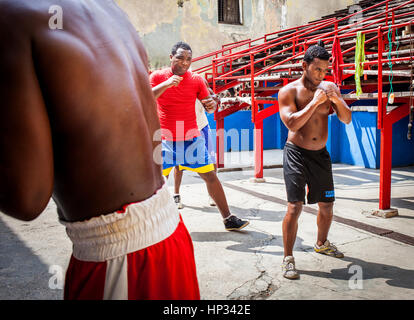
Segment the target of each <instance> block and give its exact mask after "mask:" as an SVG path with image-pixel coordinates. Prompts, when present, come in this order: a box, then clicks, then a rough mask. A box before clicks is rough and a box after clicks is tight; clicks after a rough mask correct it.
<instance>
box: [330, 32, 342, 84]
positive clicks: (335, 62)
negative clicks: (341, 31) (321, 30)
mask: <svg viewBox="0 0 414 320" xmlns="http://www.w3.org/2000/svg"><path fill="white" fill-rule="evenodd" d="M343 63H344V59H343V57H342V51H341V43H340V42H339V39H338V37H336V36H335V39H334V42H333V45H332V71H333V77H334V82H335V83H336V84H337V85H338V86H340V85H341V83H342V67H341V66H340V65H341V64H343Z"/></svg>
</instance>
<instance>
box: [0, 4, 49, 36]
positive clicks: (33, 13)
mask: <svg viewBox="0 0 414 320" xmlns="http://www.w3.org/2000/svg"><path fill="white" fill-rule="evenodd" d="M0 16H1V19H0V35H1V34H2V35H3V37H4V36H9V37H11V36H13V37H23V36H25V37H27V38H29V37H31V35H32V34H34V33H35V32H36V31H37V30H38V28H39V27H41V26H42V25H43V26H44V27H45V28H46V27H48V19H49V18H50V14H49V6H48V5H47V3H45V2H44V1H23V0H1V1H0Z"/></svg>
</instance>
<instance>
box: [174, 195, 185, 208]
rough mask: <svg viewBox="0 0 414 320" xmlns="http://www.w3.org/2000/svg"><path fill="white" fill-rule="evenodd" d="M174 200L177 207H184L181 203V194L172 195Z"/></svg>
mask: <svg viewBox="0 0 414 320" xmlns="http://www.w3.org/2000/svg"><path fill="white" fill-rule="evenodd" d="M174 202H175V204H176V206H177V209H182V208H183V207H184V206H183V204H182V203H181V196H180V195H179V194H176V195H174Z"/></svg>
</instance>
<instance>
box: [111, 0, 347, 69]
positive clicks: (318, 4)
mask: <svg viewBox="0 0 414 320" xmlns="http://www.w3.org/2000/svg"><path fill="white" fill-rule="evenodd" d="M115 1H116V2H117V3H118V4H119V5H120V7H121V8H123V9H124V10H125V11H126V13H127V14H128V15H129V17H130V19H131V21H132V23H133V24H134V26H135V27H136V29H137V31H138V33H139V34H140V36H141V39H142V40H143V42H144V45H145V47H146V49H147V51H148V54H149V57H150V63H151V66H152V67H153V68H158V67H161V66H164V65H168V64H169V54H170V49H171V47H172V45H173V44H174V43H176V42H177V41H180V40H182V41H185V42H188V43H189V44H190V45H191V47H192V49H193V56H194V57H197V56H200V55H202V54H204V53H208V52H211V51H214V50H217V49H219V48H220V47H221V45H222V44H226V43H232V42H235V41H239V40H243V39H248V38H250V39H255V38H259V37H261V36H263V35H264V34H266V33H270V32H274V31H277V30H279V29H281V28H286V27H292V26H296V25H301V24H305V23H306V22H308V21H311V20H315V19H317V18H319V17H321V16H323V15H326V14H329V13H332V12H334V11H335V10H338V9H341V8H345V7H346V6H348V5H350V4H353V3H354V1H353V0H242V6H243V8H242V12H243V17H242V19H243V25H227V24H219V23H218V22H217V21H218V13H217V11H218V9H217V2H218V1H217V0H182V1H181V2H182V6H179V4H178V3H179V2H180V1H178V0H158V1H149V0H115Z"/></svg>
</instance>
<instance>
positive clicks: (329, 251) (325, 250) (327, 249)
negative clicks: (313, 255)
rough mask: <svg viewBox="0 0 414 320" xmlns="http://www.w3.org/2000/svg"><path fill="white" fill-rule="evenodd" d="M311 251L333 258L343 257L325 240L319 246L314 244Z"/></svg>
mask: <svg viewBox="0 0 414 320" xmlns="http://www.w3.org/2000/svg"><path fill="white" fill-rule="evenodd" d="M313 249H314V250H315V252H317V253H321V254H326V255H328V256H331V257H335V258H343V257H344V254H343V253H342V252H340V251H339V250H338V249H337V248H336V247H335V246H334V245H333V244H332V243H330V242H329V240H326V241H325V243H324V244H323V245H321V246H318V245H317V244H315V246H314V247H313Z"/></svg>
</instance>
